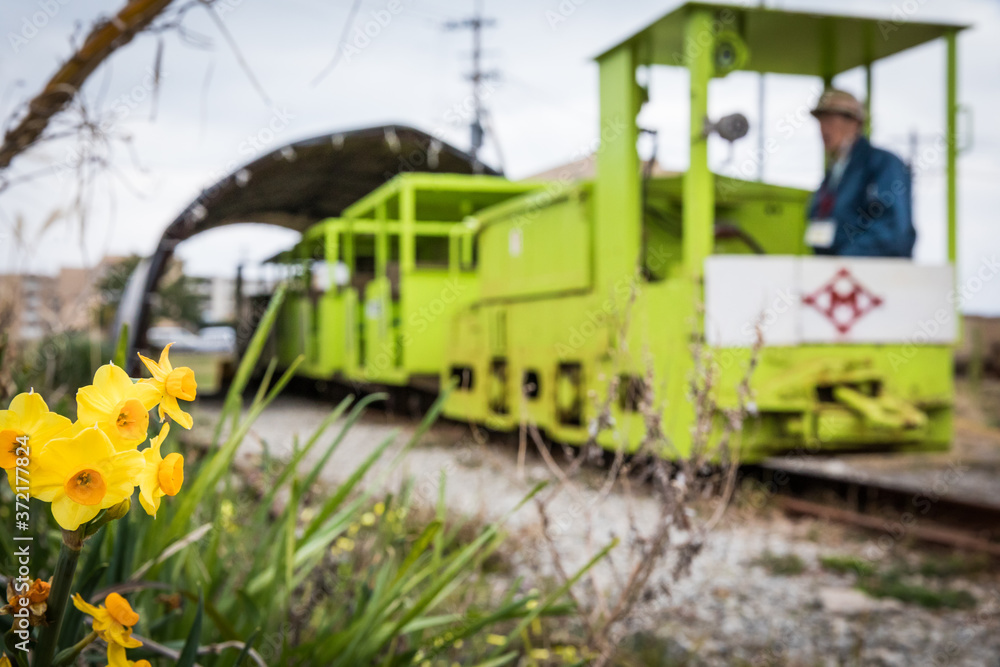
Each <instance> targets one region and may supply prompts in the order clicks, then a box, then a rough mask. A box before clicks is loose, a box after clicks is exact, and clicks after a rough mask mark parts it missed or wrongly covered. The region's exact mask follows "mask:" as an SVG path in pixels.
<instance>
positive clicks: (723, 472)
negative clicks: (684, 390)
mask: <svg viewBox="0 0 1000 667" xmlns="http://www.w3.org/2000/svg"><path fill="white" fill-rule="evenodd" d="M638 285H639V280H638V279H636V280H634V281H633V283H632V290H631V294H630V297H629V299H628V302H627V303H626V304H625V306H624V308H623V309H622V312H621V318H620V320H619V326H618V328H617V345H616V350H615V351H614V353H613V355H612V367H613V369H614V372H613V373H612V374H611V377H610V378H609V379H608V389H607V395H606V396H604V397H602V399H601V400H600V402H599V403H598V402H596V401H595V403H596V405H595V409H596V413H597V418H596V419H595V423H594V424H593V425H592V428H591V441H590V443H588V445H587V446H585V447H583V448H582V449H580V450H572V449H571V448H565V449H566V452H567V459H568V464H567V465H566V466H560V465H559V463H558V462H557V461H556V460H555V458H554V457H553V456H552V453H551V452H550V451H549V446H548V443H546V442H545V440H544V438H543V437H542V435H541V433H539V431H538V429H537V428H536V427H535V426H534V425H533V424H527V423H525V424H523V425H522V432H526V433H529V434H530V435H531V438H532V440H533V442H534V444H535V446H536V447H537V449H538V451H539V453H540V455H541V456H542V458H543V460H544V461H545V464H546V465H547V466H548V468H549V469H550V471H551V472H552V474H553V476H554V477H555V478H556V479H557V480H558V483H557V484H555V485H553V487H552V488H551V490H550V491H549V492H548V493H546V494H544V495H541V494H540V496H539V497H538V498H537V499H536V502H535V504H536V507H537V509H538V512H539V516H540V518H541V525H542V537H543V540H544V544H545V546H546V548H547V552H548V554H549V556H550V557H551V561H552V566H553V568H554V570H555V573H556V575H557V576H558V577H559V579H561V580H562V581H563V582H565V581H567V580H568V578H569V575H568V573H569V572H570V571H572V568H570V567H567V565H566V564H565V563H564V557H563V555H562V554H560V552H559V549H558V547H557V544H556V536H555V535H554V534H553V530H552V527H553V520H552V517H551V510H550V507H551V504H552V502H553V501H554V500H555V499H556V498H557V497H558V496H559V495H560V494H562V493H568V494H570V495H571V496H572V497H573V500H574V501H575V502H577V503H583V507H585V508H586V516H585V521H586V524H585V526H584V530H585V533H586V547H585V549H586V552H585V553H586V554H591V553H594V552H595V548H594V545H593V531H594V523H595V522H594V516H593V510H594V508H595V507H597V506H599V505H600V504H601V503H602V501H603V500H604V499H605V498H607V497H608V496H609V495H610V494H611V493H612V492H613V491H614V490H615V489H616V488H618V489H620V493H621V496H622V497H623V498H624V499H625V506H626V515H627V518H628V535H627V539H624V540H623V543H624V547H625V553H624V554H621V553H618V554H616V553H615V552H612V553H611V554H609V556H608V566H609V568H610V570H611V577H612V578H613V580H614V587H615V590H606V589H602V588H601V587H600V586H599V585H598V582H597V580H596V575H595V571H594V570H591V572H590V573H589V575H588V578H587V580H586V582H587V588H588V589H589V590H588V591H587V592H588V597H587V599H586V600H584V599H582V596H581V595H580V593H579V592H578V591H574V590H573V589H570V596H571V598H572V599H573V601H574V603H575V604H576V605H577V607H578V609H579V610H580V619H581V620H582V622H583V630H584V632H585V633H586V639H587V643H588V645H589V647H590V649H591V650H592V651H593V654H594V658H593V664H594V665H598V666H603V665H607V664H608V663H609V662H610V661H611V659H612V658H613V656H614V654H615V651H616V648H617V646H618V644H619V643H620V641H621V640H622V639H623V638H624V637H625V636H626V635H627V634H628V633H629V632H630V630H635V629H637V628H636V625H637V622H638V620H639V618H640V617H641V616H642V615H643V613H644V612H645V611H647V610H648V609H649V608H650V607H651V606H652V605H653V603H654V602H655V601H656V600H657V599H658V598H659V597H660V596H661V595H663V596H669V595H670V592H671V584H672V583H674V582H676V581H678V580H679V579H681V578H682V577H684V576H686V575H687V574H688V573H689V572H690V566H691V563H692V561H693V559H694V557H695V556H696V555H697V554H698V552H699V551H700V550H701V548H702V545H703V544H704V541H705V539H706V536H707V534H708V532H709V531H711V530H712V529H713V528H714V527H715V526H716V525H717V524H718V522H719V520H720V519H721V517H722V515H723V513H724V511H725V509H726V507H727V505H728V503H729V501H730V499H731V498H732V495H733V491H734V488H735V483H736V472H737V468H738V462H739V456H738V453H739V436H740V434H741V433H742V429H743V423H744V420H745V418H746V416H747V414H748V409H747V406H748V405H749V402H750V398H751V390H750V377H751V374H752V373H753V370H754V368H755V366H756V363H757V359H758V356H759V350H760V347H761V341H762V339H761V332H760V328H759V326H758V328H757V342H756V344H755V346H754V348H753V350H752V353H751V358H750V363H749V365H748V368H747V369H746V372H745V374H744V375H743V378H742V380H741V382H740V384H739V386H738V388H737V404H736V406H735V407H733V408H729V409H724V408H721V407H719V405H718V404H717V401H716V391H715V389H716V386H717V382H718V367H717V364H716V363H715V360H714V358H713V355H712V351H711V350H710V349H709V348H707V346H706V345H705V343H704V340H703V338H702V337H701V336H698V337H697V338H696V342H695V343H694V344H693V346H692V355H693V360H694V368H693V372H692V377H691V383H690V392H689V397H690V400H691V403H692V405H693V406H694V409H695V415H694V425H693V427H692V444H691V450H690V452H687V453H683V452H679V451H678V450H677V449H676V448H675V447H674V446H673V443H671V442H670V440H669V439H668V438H667V436H666V435H665V433H664V429H663V423H662V422H663V417H664V414H665V408H666V405H665V402H663V401H659V402H658V401H657V400H656V398H655V394H656V392H654V391H653V387H654V386H656V384H655V382H656V377H655V372H654V366H653V363H652V362H653V360H652V358H651V355H650V354H649V352H648V350H646V351H644V353H645V354H644V356H645V360H644V361H645V367H646V372H645V376H644V378H643V380H644V383H645V384H644V386H645V390H644V391H643V392H642V395H641V396H640V399H639V401H638V412H639V414H640V416H641V417H642V420H643V424H644V430H645V436H644V439H643V441H642V442H641V443H640V445H639V447H638V448H637V449H636V450H635V451H634V452H632V453H631V454H629V453H628V452H627V451H626V446H627V443H625V442H624V438H623V439H622V440H621V443H620V446H619V447H618V448H616V450H615V452H614V458H613V460H612V461H611V463H610V465H609V467H608V470H607V472H606V474H605V477H604V480H603V484H602V485H601V487H600V489H599V491H598V492H597V493H596V494H594V495H592V497H591V498H590V499H589V500H587V499H585V498H584V497H583V494H582V493H581V491H582V489H581V485H580V484H579V483H578V482H577V480H575V477H576V476H577V473H579V472H580V470H581V468H582V466H583V464H584V463H585V462H587V461H588V460H592V459H594V458H595V457H596V458H601V457H602V450H601V448H600V447H598V445H597V444H596V440H597V436H598V435H599V434H600V433H602V432H604V431H612V432H613V430H614V429H615V423H614V419H613V417H612V411H611V407H612V405H613V402H614V401H616V400H617V399H618V395H619V384H620V381H619V377H620V375H619V372H618V370H619V367H620V366H621V364H622V359H624V358H627V353H628V349H627V333H628V329H629V324H630V312H631V309H632V307H633V305H634V303H635V300H636V296H637V293H638ZM698 320H699V321H700V320H701V312H700V311H699V313H698ZM594 399H596V396H593V395H592V396H591V400H594ZM720 422H721V423H720ZM574 451H575V453H574ZM643 485H645V488H646V489H648V490H647V493H646V494H645V495H646V496H647V497H649V498H651V499H652V500H653V501H654V503H655V506H656V508H657V512H656V519H655V520H654V522H653V525H651V526H649V525H640V522H639V520H638V518H637V515H636V512H635V509H636V495H635V491H636V490H637V488H638V487H640V486H643ZM706 497H713V498H714V499H715V506H714V508H713V510H712V512H711V514H710V516H708V518H707V519H704V520H699V519H698V516H699V515H698V513H697V512H695V508H694V506H695V504H696V503H697V502H698V501H699V500H703V499H705V498H706ZM668 562H669V563H670V567H669V568H668V569H667V570H666V573H665V574H664V575H663V576H657V575H658V573H660V572H661V570H663V568H664V567H666V566H667V564H668Z"/></svg>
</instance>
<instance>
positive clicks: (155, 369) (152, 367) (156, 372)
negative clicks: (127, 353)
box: [139, 354, 167, 382]
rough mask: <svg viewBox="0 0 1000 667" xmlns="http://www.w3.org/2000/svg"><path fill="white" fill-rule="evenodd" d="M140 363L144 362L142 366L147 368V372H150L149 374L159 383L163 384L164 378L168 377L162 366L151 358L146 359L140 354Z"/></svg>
mask: <svg viewBox="0 0 1000 667" xmlns="http://www.w3.org/2000/svg"><path fill="white" fill-rule="evenodd" d="M139 361H141V362H142V365H143V366H145V367H146V370H148V371H149V374H150V375H152V376H153V379H154V380H156V381H157V382H163V378H165V377H167V374H166V372H164V370H163V369H162V368H160V365H159V364H158V363H156V362H155V361H153V360H152V359H150V358H149V357H145V356H143V355H142V354H140V355H139Z"/></svg>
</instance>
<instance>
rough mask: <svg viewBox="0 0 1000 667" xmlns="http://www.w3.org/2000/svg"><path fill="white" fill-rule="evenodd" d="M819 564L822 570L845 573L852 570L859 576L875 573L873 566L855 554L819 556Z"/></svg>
mask: <svg viewBox="0 0 1000 667" xmlns="http://www.w3.org/2000/svg"><path fill="white" fill-rule="evenodd" d="M819 564H820V565H821V566H822V567H823V569H824V570H829V571H830V572H836V573H837V574H847V573H849V572H853V573H854V574H857V575H859V576H870V575H873V574H875V566H874V565H872V564H871V563H870V562H868V561H866V560H864V559H863V558H858V557H857V556H820V559H819Z"/></svg>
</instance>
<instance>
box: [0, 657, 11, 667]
mask: <svg viewBox="0 0 1000 667" xmlns="http://www.w3.org/2000/svg"><path fill="white" fill-rule="evenodd" d="M0 667H10V658H8V657H7V656H5V655H0Z"/></svg>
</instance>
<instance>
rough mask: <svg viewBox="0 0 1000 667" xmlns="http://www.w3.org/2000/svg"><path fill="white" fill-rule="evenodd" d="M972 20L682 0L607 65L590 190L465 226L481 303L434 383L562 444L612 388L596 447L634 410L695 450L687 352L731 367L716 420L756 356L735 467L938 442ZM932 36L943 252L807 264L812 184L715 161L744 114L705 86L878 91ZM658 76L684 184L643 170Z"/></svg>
mask: <svg viewBox="0 0 1000 667" xmlns="http://www.w3.org/2000/svg"><path fill="white" fill-rule="evenodd" d="M961 29H962V26H957V25H949V24H929V23H915V22H907V21H899V20H896V19H891V20H890V19H884V20H879V19H872V18H860V17H849V16H836V15H817V14H805V13H796V12H786V11H783V10H777V9H766V8H744V7H736V6H729V5H717V4H706V3H688V4H685V5H683V6H681V7H680V8H678V9H676V10H674V11H673V12H671V13H669V14H667V15H666V16H664V17H662V18H661V19H659V20H657V21H655V22H654V23H652V24H650V25H649V26H647V27H646V28H644V29H642V30H641V31H639V32H638V33H636V34H635V35H633V36H631V37H629V38H628V39H626V40H624V41H622V42H621V43H619V44H617V45H616V46H614V47H613V48H611V49H609V50H607V51H605V52H604V53H602V54H601V55H599V56H598V57H597V62H598V66H599V76H600V95H601V99H600V103H601V113H600V122H601V130H600V135H601V145H600V148H599V150H598V151H597V154H596V175H595V177H594V179H593V180H592V181H584V182H577V183H566V182H553V183H548V184H546V186H545V187H544V188H543V190H542V191H541V192H535V193H532V194H529V195H524V196H522V197H519V198H515V199H512V200H510V201H507V202H504V203H503V204H501V205H498V206H496V207H491V208H487V209H484V210H482V211H480V212H478V213H476V214H474V215H473V216H471V219H470V222H469V226H470V228H471V229H473V232H472V233H473V236H474V242H475V245H476V248H477V255H478V258H479V267H478V271H479V282H480V287H479V298H477V299H476V300H474V301H473V302H472V303H470V304H468V306H467V307H466V308H464V309H463V310H461V311H460V312H458V313H457V314H456V316H455V319H454V322H453V324H452V327H451V333H450V338H449V343H448V349H447V353H446V358H447V364H448V367H447V368H446V369H445V370H444V373H445V374H447V373H449V372H451V369H455V368H467V369H471V370H473V371H474V372H475V374H476V376H477V377H479V378H482V380H483V381H482V382H479V383H478V384H477V385H476V386H475V387H459V388H458V390H456V391H455V392H454V394H453V395H452V396H450V397H449V399H448V402H447V404H446V407H445V412H446V414H448V415H450V416H452V417H456V418H461V419H474V420H477V421H483V422H486V423H487V424H490V425H491V426H493V427H495V428H500V429H513V428H515V427H517V425H518V424H519V423H520V422H523V421H524V420H530V421H533V422H534V423H536V424H538V425H539V426H540V427H542V428H543V429H545V430H547V431H548V432H550V433H551V434H553V435H554V437H555V438H556V439H559V440H562V441H564V442H585V441H587V440H589V439H590V438H592V437H593V436H594V434H595V433H596V432H597V431H598V430H599V429H598V428H597V424H598V422H599V421H600V420H604V421H605V423H606V422H607V415H606V414H604V413H602V411H603V410H604V408H602V407H601V402H600V401H595V400H594V398H593V397H595V396H597V397H601V396H606V395H608V394H609V392H616V395H617V396H618V397H619V400H615V401H611V402H610V404H609V405H608V406H607V409H608V411H610V414H611V418H612V420H613V422H614V423H615V425H616V429H614V432H612V431H610V430H609V431H605V432H603V433H600V434H599V435H598V436H597V441H598V442H599V443H600V444H601V445H603V446H605V447H609V448H613V447H621V446H626V447H629V448H631V447H634V446H636V445H637V444H638V443H639V442H642V441H643V439H644V438H645V437H646V436H647V435H648V434H647V433H646V429H647V424H648V423H649V415H648V414H643V410H646V411H647V412H648V411H649V410H650V409H652V410H654V411H658V412H660V416H661V417H662V424H661V428H662V431H663V432H664V434H665V435H666V436H667V438H668V439H669V441H670V442H671V446H672V448H673V450H674V451H676V452H680V453H683V452H684V451H686V450H687V449H689V448H690V446H691V442H692V437H691V432H692V427H693V425H694V419H695V414H694V408H693V407H692V405H691V401H690V397H689V388H690V380H691V375H692V373H694V372H695V366H694V360H693V356H692V350H691V345H692V340H694V341H695V342H700V343H701V344H703V345H707V347H708V348H709V350H710V351H711V353H712V356H713V357H714V359H715V360H716V361H717V362H718V365H719V373H720V376H719V377H718V379H717V380H716V382H715V386H716V389H715V399H716V401H717V405H718V410H719V413H718V415H717V421H719V422H721V420H722V419H723V412H724V411H725V410H727V409H730V408H734V407H736V406H737V404H738V403H739V402H740V400H741V398H740V397H739V395H738V389H737V388H738V387H739V386H740V384H741V381H742V379H743V377H744V376H745V375H746V373H747V369H748V367H749V366H750V363H751V359H752V358H756V359H757V367H756V371H755V372H754V374H753V376H752V378H751V390H752V400H751V403H750V408H751V413H752V417H753V418H752V419H750V420H748V421H747V423H746V425H745V426H744V429H743V433H742V436H743V437H742V446H743V453H742V458H743V459H744V460H755V459H759V458H762V457H764V456H766V455H768V454H770V453H773V452H778V451H788V450H797V451H816V450H817V449H866V448H872V447H878V448H885V447H891V448H896V449H939V448H943V447H947V445H948V443H949V441H950V437H951V415H952V405H953V394H954V390H953V380H952V347H951V346H952V344H953V342H954V340H955V339H956V337H957V330H958V317H959V315H958V313H957V311H956V308H957V304H956V302H955V292H954V265H955V259H956V243H955V241H956V222H957V221H956V189H955V181H956V164H957V156H958V148H957V145H956V113H957V110H958V104H957V90H956V86H957V79H956V51H957V49H956V43H957V35H958V33H959V31H960V30H961ZM938 39H943V40H944V41H945V43H946V45H947V48H946V54H947V68H946V72H947V80H946V82H945V91H946V94H945V101H944V106H945V111H946V114H945V117H946V119H947V121H946V122H947V128H946V131H945V144H946V145H945V150H944V154H945V160H946V168H947V182H948V189H947V207H946V210H947V220H946V224H947V227H948V235H947V236H948V249H947V261H946V262H943V263H940V264H938V265H922V264H917V263H914V262H912V261H910V260H906V259H898V258H860V257H820V256H815V255H813V253H812V250H811V249H810V248H809V247H808V246H807V245H806V244H805V242H804V238H803V236H804V231H805V225H806V210H807V207H808V204H809V201H810V197H811V194H810V193H809V192H807V191H803V190H799V189H795V188H788V187H782V186H778V185H772V184H767V183H759V182H750V181H743V180H739V179H732V178H725V177H721V176H717V175H715V174H713V173H712V172H711V171H710V169H709V165H708V141H709V137H710V136H711V134H713V132H714V133H717V134H720V135H723V136H725V137H726V138H736V137H737V136H738V135H740V134H741V131H742V133H745V131H746V129H745V126H744V127H743V128H741V127H740V119H739V118H728V119H721V121H720V119H716V120H715V122H713V121H712V119H710V118H709V116H708V95H709V88H710V85H709V84H710V82H711V81H713V80H714V79H718V78H722V77H725V76H726V75H727V74H728V73H730V72H732V71H736V70H748V71H754V72H760V73H777V74H785V75H798V76H805V77H818V78H819V79H822V81H823V83H824V84H825V87H829V86H830V84H831V83H832V80H833V77H834V76H836V75H838V74H840V73H842V72H845V71H848V70H853V69H856V68H862V69H863V70H864V71H865V73H866V80H867V88H868V93H869V94H868V99H870V98H871V94H870V93H871V87H872V78H871V71H872V66H873V64H874V63H875V62H876V61H878V60H880V59H882V58H887V57H890V56H892V55H894V54H896V53H899V52H902V51H905V50H907V49H910V48H912V47H915V46H918V45H920V44H923V43H926V42H929V41H933V40H938ZM660 66H667V67H671V66H672V67H684V68H686V69H687V70H688V73H689V91H688V96H687V97H686V99H689V100H690V126H689V133H688V134H689V137H688V138H689V141H688V145H689V155H690V160H689V167H688V169H687V171H686V172H685V173H683V174H681V175H677V176H660V177H655V178H653V177H650V176H649V175H648V173H647V172H646V170H644V165H643V163H642V161H641V160H640V158H639V155H638V151H637V143H638V140H639V138H640V134H641V132H642V131H641V130H640V128H639V126H638V123H637V117H638V115H639V112H640V110H641V108H642V106H643V104H644V102H645V101H646V100H647V99H648V97H649V91H648V90H647V89H646V88H645V87H644V85H642V84H640V83H639V77H638V76H637V73H638V72H639V71H640V70H641V69H646V68H651V67H660ZM646 80H647V81H648V77H646ZM677 99H682V96H678V97H677ZM804 102H805V101H804ZM743 123H745V119H743ZM758 336H759V338H760V341H759V345H760V349H759V350H757V349H755V348H757V347H758V342H757V340H758ZM612 383H613V385H614V386H613V385H612ZM614 387H617V389H615V388H614ZM643 406H645V408H643ZM650 406H652V407H650Z"/></svg>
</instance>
